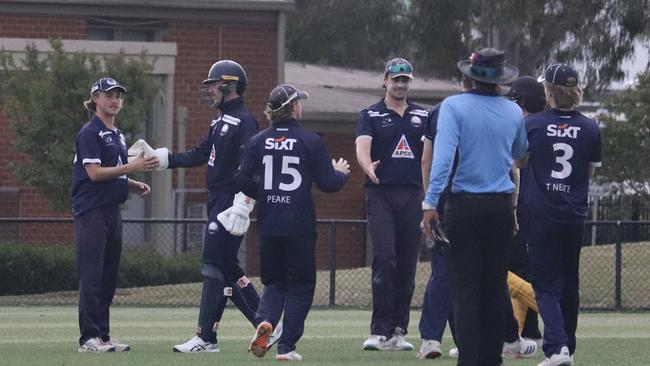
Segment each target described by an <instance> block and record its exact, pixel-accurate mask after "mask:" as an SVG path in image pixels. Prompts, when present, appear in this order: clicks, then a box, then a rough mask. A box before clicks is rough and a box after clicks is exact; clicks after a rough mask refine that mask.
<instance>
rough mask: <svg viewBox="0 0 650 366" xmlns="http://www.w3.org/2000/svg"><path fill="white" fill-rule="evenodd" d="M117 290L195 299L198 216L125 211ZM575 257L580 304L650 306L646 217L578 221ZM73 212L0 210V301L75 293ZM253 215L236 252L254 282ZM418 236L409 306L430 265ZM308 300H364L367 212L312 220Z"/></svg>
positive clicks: (133, 300) (127, 296) (135, 300)
mask: <svg viewBox="0 0 650 366" xmlns="http://www.w3.org/2000/svg"><path fill="white" fill-rule="evenodd" d="M123 223H124V230H123V232H124V249H123V253H122V264H121V267H120V277H119V283H118V290H117V294H116V297H115V300H114V303H115V304H121V305H174V306H179V305H181V306H183V305H185V306H196V305H197V304H198V303H199V299H200V293H201V284H200V281H201V276H200V268H201V251H202V245H203V233H204V230H205V221H204V220H200V219H175V220H157V219H137V220H132V219H125V220H124V221H123ZM585 233H586V235H585V237H584V248H583V250H582V256H581V263H580V279H581V286H580V288H581V293H580V296H581V306H582V308H583V309H589V310H648V309H650V268H649V266H648V264H649V263H650V221H592V222H587V223H586V231H585ZM72 243H73V228H72V220H71V219H0V305H63V304H68V305H73V304H76V303H77V297H78V294H77V292H76V289H77V278H76V269H75V262H74V246H73V244H72ZM258 251H259V243H258V240H257V233H256V231H255V225H254V224H253V225H251V229H250V230H249V232H248V234H247V235H246V237H245V239H244V241H243V243H242V246H241V251H240V257H239V258H240V262H241V264H242V266H243V267H244V269H245V271H246V273H247V275H248V276H249V277H250V278H251V279H252V280H253V283H254V284H255V285H256V286H257V287H258V290H259V289H261V284H260V282H259V279H258V278H257V276H258V274H259V270H258V269H259V258H258ZM428 255H429V254H428V251H427V250H426V249H425V247H424V245H423V246H422V251H421V257H420V262H419V263H418V270H417V277H416V289H415V294H414V297H413V302H412V304H413V306H416V307H417V306H420V305H421V304H422V298H423V295H424V290H425V289H426V283H427V281H428V278H429V274H430V264H429V262H428ZM316 256H317V261H316V263H317V269H318V276H317V287H316V295H315V298H314V304H315V305H321V306H333V305H337V306H362V307H367V306H370V305H371V289H370V263H371V255H370V243H369V239H368V235H367V233H366V221H365V220H319V221H318V241H317V246H316Z"/></svg>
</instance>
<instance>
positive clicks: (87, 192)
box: [72, 116, 129, 216]
mask: <svg viewBox="0 0 650 366" xmlns="http://www.w3.org/2000/svg"><path fill="white" fill-rule="evenodd" d="M75 150H76V151H75V156H74V164H73V175H72V213H73V215H75V216H79V215H81V214H83V213H84V212H87V211H89V210H92V209H94V208H97V207H101V206H105V205H118V204H120V203H124V202H125V201H126V199H127V197H128V194H129V186H128V179H127V177H126V175H122V176H120V177H117V178H114V179H109V180H106V181H102V182H92V181H91V180H90V178H89V177H88V173H86V169H85V168H84V164H100V165H101V166H103V167H113V166H120V165H122V164H125V163H126V162H127V157H128V155H127V152H126V140H125V139H124V135H123V134H122V132H121V131H120V130H119V129H115V130H111V129H109V128H108V127H106V125H105V124H104V123H103V122H102V120H101V119H99V118H98V117H97V116H95V117H93V119H92V120H90V121H89V122H88V123H86V124H85V125H84V126H83V127H82V128H81V130H80V131H79V133H78V134H77V141H76V142H75Z"/></svg>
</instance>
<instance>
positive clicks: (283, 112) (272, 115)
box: [264, 102, 295, 123]
mask: <svg viewBox="0 0 650 366" xmlns="http://www.w3.org/2000/svg"><path fill="white" fill-rule="evenodd" d="M294 103H295V102H291V103H289V104H287V105H285V106H284V107H282V108H280V109H278V110H277V111H273V110H271V107H269V106H266V109H265V110H264V114H265V115H266V119H267V120H268V121H269V122H271V123H273V122H277V121H279V120H282V119H287V118H289V117H291V114H292V113H293V109H294V106H293V104H294Z"/></svg>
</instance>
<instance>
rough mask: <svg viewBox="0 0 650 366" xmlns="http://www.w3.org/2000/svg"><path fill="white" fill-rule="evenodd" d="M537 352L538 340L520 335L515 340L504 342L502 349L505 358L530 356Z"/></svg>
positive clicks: (502, 355)
mask: <svg viewBox="0 0 650 366" xmlns="http://www.w3.org/2000/svg"><path fill="white" fill-rule="evenodd" d="M535 352H537V342H535V341H532V340H527V339H523V338H521V337H519V339H518V340H516V341H514V342H504V343H503V349H502V351H501V357H503V358H530V357H533V356H534V355H535Z"/></svg>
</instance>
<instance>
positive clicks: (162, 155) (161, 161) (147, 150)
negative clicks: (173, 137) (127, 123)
mask: <svg viewBox="0 0 650 366" xmlns="http://www.w3.org/2000/svg"><path fill="white" fill-rule="evenodd" d="M143 151H144V156H145V158H148V157H150V156H155V157H157V158H158V167H157V168H156V170H159V171H160V170H165V169H167V167H168V166H169V149H167V148H166V147H163V148H160V149H156V150H154V149H153V148H152V147H151V146H149V144H148V143H147V141H145V140H143V139H139V140H138V141H136V142H135V143H134V144H133V145H132V146H131V147H130V148H129V151H128V153H129V163H130V162H131V161H132V160H133V159H135V158H137V157H138V156H139V155H140V153H142V152H143Z"/></svg>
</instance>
